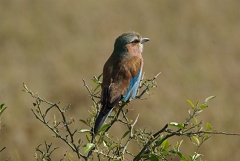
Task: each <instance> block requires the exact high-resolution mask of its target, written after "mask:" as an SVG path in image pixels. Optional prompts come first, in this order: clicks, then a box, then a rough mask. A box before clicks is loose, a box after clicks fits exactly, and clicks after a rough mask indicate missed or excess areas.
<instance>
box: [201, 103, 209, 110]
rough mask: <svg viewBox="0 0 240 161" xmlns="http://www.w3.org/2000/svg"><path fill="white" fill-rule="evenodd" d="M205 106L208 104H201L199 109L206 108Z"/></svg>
mask: <svg viewBox="0 0 240 161" xmlns="http://www.w3.org/2000/svg"><path fill="white" fill-rule="evenodd" d="M207 107H208V106H207V105H206V104H201V106H200V109H201V110H202V109H204V108H207Z"/></svg>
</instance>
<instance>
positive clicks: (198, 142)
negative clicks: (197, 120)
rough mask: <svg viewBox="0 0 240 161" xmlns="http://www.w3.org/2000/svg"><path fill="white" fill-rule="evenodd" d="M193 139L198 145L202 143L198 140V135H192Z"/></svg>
mask: <svg viewBox="0 0 240 161" xmlns="http://www.w3.org/2000/svg"><path fill="white" fill-rule="evenodd" d="M192 139H193V140H194V141H195V143H196V144H197V146H199V145H200V141H199V140H198V138H197V137H196V136H192Z"/></svg>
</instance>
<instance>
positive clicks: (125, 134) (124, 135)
mask: <svg viewBox="0 0 240 161" xmlns="http://www.w3.org/2000/svg"><path fill="white" fill-rule="evenodd" d="M129 133H130V130H128V131H126V132H125V133H124V134H123V136H122V139H123V138H125V137H126V136H127V134H129Z"/></svg>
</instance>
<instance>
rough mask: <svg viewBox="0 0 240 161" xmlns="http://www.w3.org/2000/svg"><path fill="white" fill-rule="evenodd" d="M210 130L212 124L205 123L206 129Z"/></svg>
mask: <svg viewBox="0 0 240 161" xmlns="http://www.w3.org/2000/svg"><path fill="white" fill-rule="evenodd" d="M210 130H212V125H211V124H210V123H208V122H207V123H206V131H210Z"/></svg>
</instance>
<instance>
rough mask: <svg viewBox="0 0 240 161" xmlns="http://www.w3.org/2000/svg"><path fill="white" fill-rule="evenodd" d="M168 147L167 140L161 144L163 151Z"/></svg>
mask: <svg viewBox="0 0 240 161" xmlns="http://www.w3.org/2000/svg"><path fill="white" fill-rule="evenodd" d="M169 146H170V143H169V141H168V140H164V141H163V142H162V149H163V150H165V149H167V148H168V147H169Z"/></svg>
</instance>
